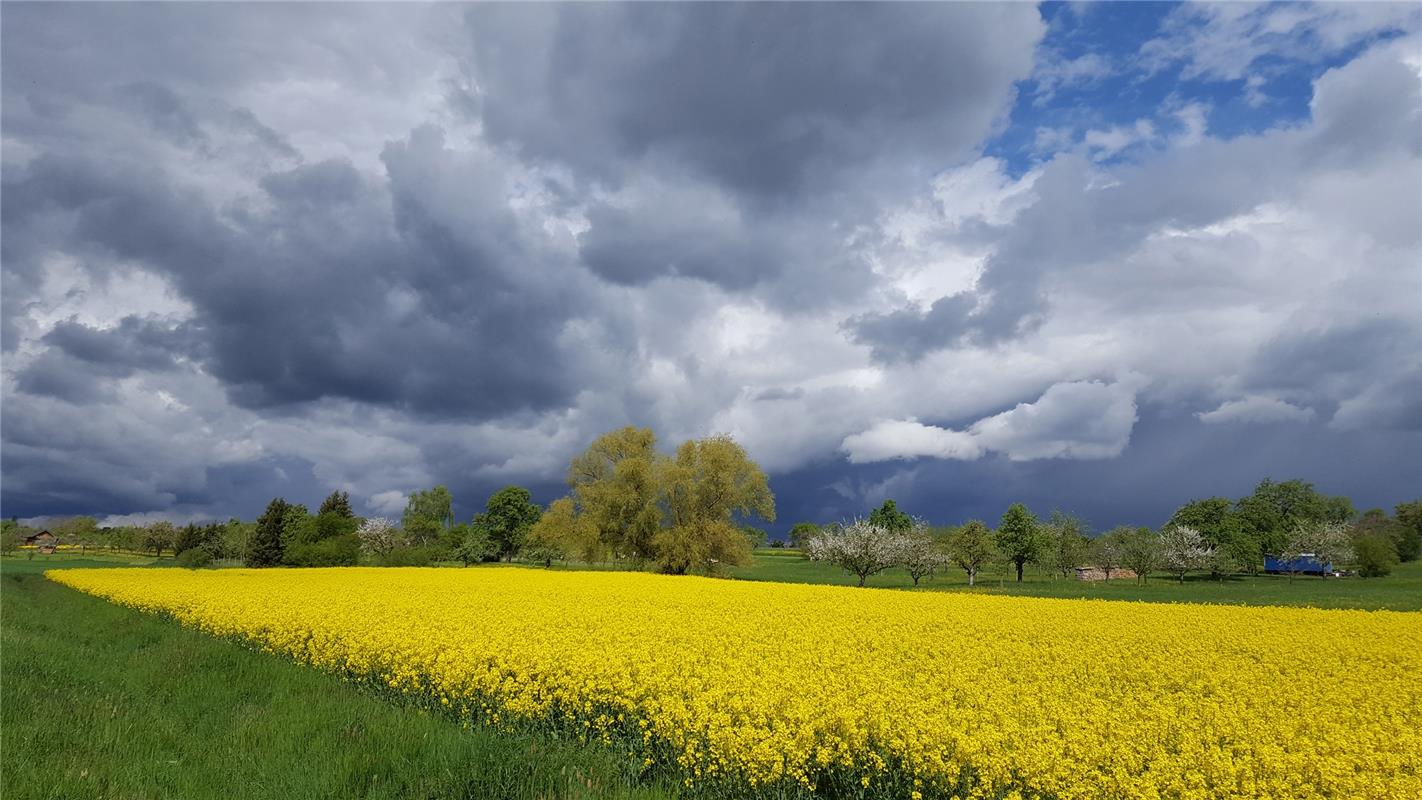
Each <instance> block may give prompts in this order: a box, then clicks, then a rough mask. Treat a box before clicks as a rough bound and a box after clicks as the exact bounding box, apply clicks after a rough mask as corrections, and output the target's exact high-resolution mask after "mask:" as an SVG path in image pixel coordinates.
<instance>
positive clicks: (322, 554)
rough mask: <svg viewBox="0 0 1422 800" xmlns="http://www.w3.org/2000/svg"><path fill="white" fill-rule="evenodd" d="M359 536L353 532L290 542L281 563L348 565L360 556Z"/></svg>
mask: <svg viewBox="0 0 1422 800" xmlns="http://www.w3.org/2000/svg"><path fill="white" fill-rule="evenodd" d="M360 546H361V541H360V538H359V537H357V536H356V535H355V533H354V532H351V533H342V534H337V535H335V536H331V537H329V538H325V539H318V540H316V541H309V542H292V543H291V544H289V545H287V547H286V552H285V553H283V554H282V563H284V564H287V565H289V566H293V567H349V566H354V565H355V564H356V562H357V560H358V559H359V557H360Z"/></svg>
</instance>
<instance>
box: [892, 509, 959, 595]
mask: <svg viewBox="0 0 1422 800" xmlns="http://www.w3.org/2000/svg"><path fill="white" fill-rule="evenodd" d="M899 537H900V539H901V541H900V543H899V550H900V552H899V565H900V566H902V567H903V568H904V571H905V572H907V573H908V574H909V577H910V578H913V585H914V586H917V585H918V582H919V581H920V580H923V579H924V578H927V577H929V576H931V575H933V573H935V572H937V571H938V570H940V569H942V568H943V567H945V566H947V565H948V557H947V556H946V555H945V554H944V553H943V552H942V551H940V550H939V549H938V543H937V542H935V541H934V540H933V536H932V535H931V534H929V532H928V525H927V523H925V522H923V521H922V520H914V523H913V528H912V529H910V530H909V531H908V533H903V534H899Z"/></svg>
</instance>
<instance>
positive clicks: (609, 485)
mask: <svg viewBox="0 0 1422 800" xmlns="http://www.w3.org/2000/svg"><path fill="white" fill-rule="evenodd" d="M568 483H569V485H570V486H571V487H572V493H571V494H570V495H569V496H568V497H566V498H563V499H561V500H558V501H557V502H555V503H554V504H553V505H552V506H551V507H550V508H549V510H548V513H546V514H544V516H543V519H542V520H541V521H540V522H539V524H538V525H537V526H535V527H534V530H533V532H532V533H531V541H533V542H535V543H536V544H537V545H538V546H539V547H541V548H546V549H548V550H557V551H559V552H561V553H562V554H564V555H565V556H571V557H574V558H580V559H583V560H593V559H594V558H597V557H601V556H605V555H611V556H612V557H614V558H617V559H623V560H631V561H638V562H649V561H650V562H653V563H655V564H656V565H657V567H658V568H660V569H661V570H663V571H665V572H671V573H676V574H683V573H687V572H694V571H712V570H715V569H717V568H718V567H721V566H725V565H733V564H744V563H747V562H748V561H749V559H750V551H751V547H750V542H749V540H748V539H747V538H746V537H745V535H744V534H743V533H742V532H741V530H740V526H739V525H737V524H736V521H737V518H738V517H739V518H745V517H749V516H752V515H754V516H759V517H761V518H762V519H765V520H774V519H775V498H774V496H773V495H772V494H771V492H770V486H769V483H768V482H767V480H766V477H765V473H764V472H763V471H762V470H761V468H760V467H759V466H758V465H757V464H756V463H755V462H754V461H752V460H751V458H750V456H749V455H747V454H746V451H745V450H744V449H743V448H742V447H741V446H740V445H738V444H736V442H735V440H733V439H732V438H731V437H729V436H712V437H708V438H706V439H699V440H692V441H688V442H686V443H684V444H683V445H682V446H681V447H679V448H678V449H677V451H676V454H675V455H673V456H670V457H669V456H666V455H663V454H661V453H658V452H657V440H656V436H655V435H654V434H653V433H652V431H650V430H648V429H645V428H633V427H627V428H622V429H620V430H615V431H611V432H610V433H606V434H603V435H602V436H600V437H598V439H597V440H596V441H594V442H593V443H592V445H591V446H590V447H589V448H588V449H587V451H586V452H584V453H582V454H581V455H579V456H577V457H576V458H574V459H573V462H572V464H571V465H570V467H569V469H568Z"/></svg>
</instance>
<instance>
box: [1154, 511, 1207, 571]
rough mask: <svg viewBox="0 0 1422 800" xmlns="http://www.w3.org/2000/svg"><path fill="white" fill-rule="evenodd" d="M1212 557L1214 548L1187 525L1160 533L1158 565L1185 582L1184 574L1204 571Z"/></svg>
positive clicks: (1177, 526)
mask: <svg viewBox="0 0 1422 800" xmlns="http://www.w3.org/2000/svg"><path fill="white" fill-rule="evenodd" d="M1213 555H1214V548H1212V547H1210V545H1209V543H1208V542H1206V541H1205V537H1204V536H1202V535H1200V532H1199V531H1197V530H1195V529H1194V528H1192V527H1190V526H1188V525H1175V526H1172V527H1169V528H1166V529H1165V530H1163V531H1161V532H1160V563H1161V566H1163V567H1165V570H1166V571H1167V572H1170V573H1172V574H1174V575H1175V576H1177V577H1178V578H1180V582H1181V583H1184V582H1185V573H1187V572H1190V571H1191V570H1197V569H1204V568H1205V567H1206V566H1207V565H1208V564H1209V563H1210V558H1211V557H1212V556H1213Z"/></svg>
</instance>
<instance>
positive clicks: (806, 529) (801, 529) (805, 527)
mask: <svg viewBox="0 0 1422 800" xmlns="http://www.w3.org/2000/svg"><path fill="white" fill-rule="evenodd" d="M819 532H820V526H818V525H816V524H815V523H813V522H797V523H795V525H794V527H792V528H790V546H791V547H793V548H795V549H797V550H801V551H803V550H804V549H805V545H806V543H808V542H809V541H810V538H811V537H813V536H814V535H815V534H817V533H819Z"/></svg>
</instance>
